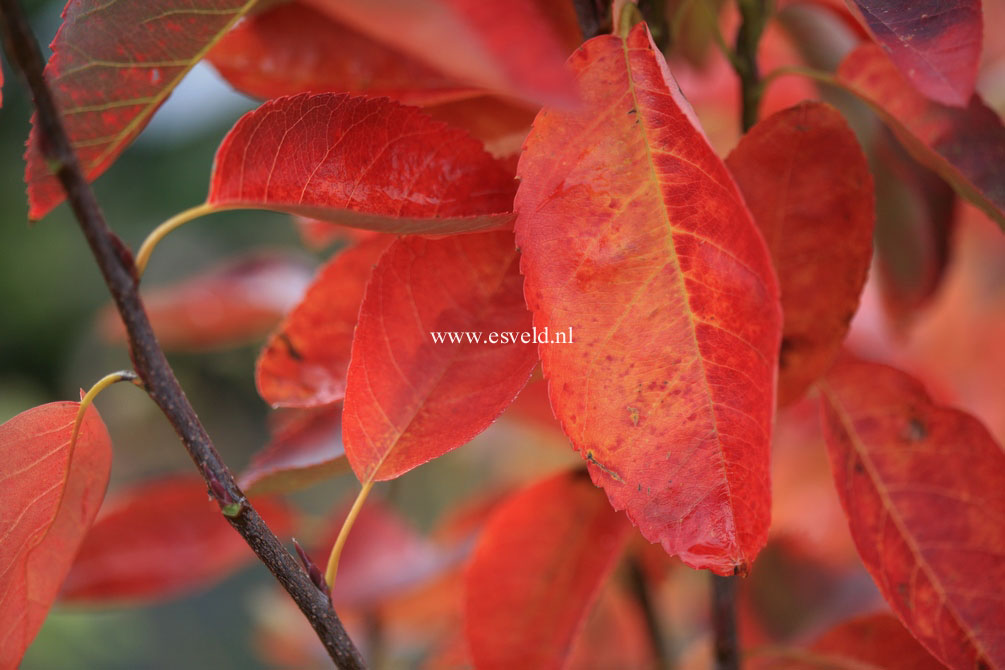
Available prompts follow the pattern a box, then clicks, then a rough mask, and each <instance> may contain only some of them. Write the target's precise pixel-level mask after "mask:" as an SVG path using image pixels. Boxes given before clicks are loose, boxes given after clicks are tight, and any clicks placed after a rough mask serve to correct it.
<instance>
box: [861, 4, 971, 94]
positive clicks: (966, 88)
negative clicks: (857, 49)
mask: <svg viewBox="0 0 1005 670" xmlns="http://www.w3.org/2000/svg"><path fill="white" fill-rule="evenodd" d="M848 5H849V6H851V7H854V8H855V9H857V10H858V12H859V14H860V16H861V17H862V18H863V20H864V23H865V25H866V26H867V27H868V28H869V31H870V32H871V33H872V34H873V36H874V37H875V38H876V41H877V42H879V44H880V45H881V46H882V47H883V49H884V50H885V51H886V52H887V53H888V54H890V59H891V60H892V61H893V62H894V63H895V64H896V66H897V67H898V68H899V69H900V71H901V72H903V73H904V75H905V76H906V77H907V78H908V79H909V80H910V82H911V83H912V84H913V85H914V87H915V88H916V89H918V90H919V91H921V92H922V93H923V94H924V95H925V96H926V97H928V98H931V99H932V100H935V101H937V102H940V103H942V104H944V105H955V106H957V107H966V106H967V103H969V102H970V96H971V95H973V93H974V85H975V84H976V82H977V65H978V63H979V62H980V59H981V38H982V36H983V35H982V33H983V28H984V26H983V21H982V17H981V0H954V2H944V0H922V1H921V2H919V1H918V0H910V1H908V0H895V1H894V2H890V1H889V0H849V2H848Z"/></svg>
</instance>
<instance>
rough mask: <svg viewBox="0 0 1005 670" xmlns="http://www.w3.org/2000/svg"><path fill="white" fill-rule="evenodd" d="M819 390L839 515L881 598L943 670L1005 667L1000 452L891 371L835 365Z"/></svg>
mask: <svg viewBox="0 0 1005 670" xmlns="http://www.w3.org/2000/svg"><path fill="white" fill-rule="evenodd" d="M821 391H822V403H823V412H824V420H825V435H826V438H827V443H828V447H829V450H830V455H831V465H832V467H833V470H834V477H835V480H836V482H837V487H838V493H839V494H840V496H841V504H842V506H843V507H844V509H845V513H846V514H847V516H848V523H849V525H850V527H851V533H852V537H853V538H854V539H855V545H856V547H857V548H858V552H859V555H860V556H861V557H862V560H863V562H864V563H865V565H866V567H867V568H868V569H869V572H870V573H871V574H872V577H873V580H874V581H875V582H876V584H877V585H878V586H879V589H880V591H881V592H882V593H883V597H884V598H886V600H887V602H889V603H890V606H891V607H892V608H893V610H894V611H895V612H896V613H897V616H899V617H900V619H901V621H903V622H904V625H905V626H907V628H908V629H909V630H910V631H911V632H912V633H913V634H914V636H915V637H917V638H918V639H919V640H920V641H921V643H922V644H924V645H925V647H926V648H927V649H928V650H929V651H930V652H932V653H933V654H934V655H935V656H936V657H937V658H939V660H941V661H942V662H944V663H946V664H947V665H949V666H950V667H953V668H961V669H962V668H974V667H985V666H988V667H996V666H1000V665H1003V664H1005V614H1003V610H1002V608H1001V598H1000V596H999V595H996V594H1000V593H1001V585H1002V584H1003V583H1005V561H1003V560H1002V556H1003V555H1005V525H1003V524H1002V519H1005V452H1003V451H1002V448H1001V446H1000V445H998V444H996V443H995V441H994V439H993V438H992V437H991V435H990V434H989V433H988V432H987V430H986V429H985V428H984V427H983V426H982V425H981V424H980V423H979V422H978V421H977V420H975V419H974V418H973V417H971V416H970V415H968V414H965V413H963V412H960V411H958V410H953V409H948V408H944V407H938V406H935V405H933V404H932V403H931V401H930V400H929V398H928V395H927V394H926V393H925V391H924V389H923V388H922V387H921V385H920V384H919V383H918V382H917V381H915V380H914V379H912V378H911V377H909V376H907V375H905V374H904V373H902V372H899V371H897V370H895V369H893V368H889V367H886V366H883V365H876V364H872V363H864V362H858V361H853V360H843V361H841V362H840V363H839V364H838V365H836V366H835V367H834V369H833V370H832V371H831V372H830V373H828V375H827V376H826V378H825V382H823V383H822V385H821ZM982 663H983V664H984V666H982V665H981V664H982Z"/></svg>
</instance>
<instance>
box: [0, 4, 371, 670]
mask: <svg viewBox="0 0 1005 670" xmlns="http://www.w3.org/2000/svg"><path fill="white" fill-rule="evenodd" d="M0 24H2V29H3V37H4V42H5V44H6V47H7V53H8V59H9V61H10V63H11V65H13V66H15V67H16V68H17V69H18V70H20V71H21V73H22V74H23V75H24V77H25V79H26V81H27V82H28V86H29V88H30V89H31V93H32V96H33V98H34V101H35V109H36V112H37V123H38V126H39V129H40V131H41V137H42V140H43V141H42V146H43V147H44V148H45V151H46V154H47V155H46V158H47V159H48V160H49V162H50V165H51V166H52V169H53V171H54V172H55V174H56V176H57V177H58V178H59V181H60V183H61V184H62V185H63V189H64V190H65V191H66V196H67V200H68V201H69V203H70V206H71V208H72V209H73V212H74V214H75V215H76V218H77V222H78V223H79V224H80V228H81V230H82V231H83V233H84V237H85V238H87V243H88V245H89V246H90V247H91V251H92V253H93V254H94V258H95V260H96V261H97V264H98V267H99V268H100V269H101V274H102V275H103V276H104V279H105V283H106V284H107V286H108V290H109V292H110V293H111V295H112V298H113V299H114V301H115V305H116V307H117V308H118V311H119V314H120V316H121V317H122V321H123V323H124V324H125V327H126V332H127V333H128V334H129V347H130V355H131V357H132V361H133V367H134V369H135V371H136V373H137V374H138V375H139V376H140V379H142V381H143V383H144V384H145V386H146V389H147V392H148V393H149V394H150V397H151V398H152V399H153V401H154V402H155V403H156V404H157V405H158V406H159V407H160V408H161V411H162V412H163V413H164V415H165V416H166V417H167V419H168V421H170V422H171V425H172V426H173V427H174V429H175V431H176V432H177V433H178V436H179V437H180V438H181V441H182V443H183V444H184V445H185V448H186V449H187V450H188V453H189V455H190V456H191V457H192V460H193V461H195V463H196V465H197V467H198V470H199V471H200V473H202V475H203V477H204V479H205V480H206V483H207V486H208V487H209V489H210V490H211V491H212V492H213V494H214V496H215V497H216V498H217V502H218V504H219V505H220V507H221V510H223V509H224V508H225V507H226V508H227V509H228V511H229V512H230V513H228V514H225V516H226V518H227V521H228V522H229V523H230V525H232V526H233V527H234V528H235V529H236V530H237V532H239V533H240V534H241V536H242V537H244V539H245V541H247V543H248V545H249V546H250V547H251V548H252V550H254V552H255V553H256V554H257V555H258V557H259V558H260V559H261V561H262V562H263V563H265V565H266V566H267V567H268V568H269V570H270V571H271V572H272V574H273V575H275V577H276V579H277V580H278V581H279V583H280V584H282V586H283V588H285V589H286V591H287V592H288V593H289V594H290V596H291V597H292V598H293V600H294V601H295V602H296V603H297V605H298V606H299V607H300V610H301V611H302V612H303V613H304V615H305V616H306V617H307V619H308V621H310V623H311V625H312V626H313V627H314V630H315V631H316V632H317V634H318V637H319V638H320V639H321V642H322V643H323V644H324V646H325V648H326V649H327V651H328V654H329V655H330V656H331V658H332V660H333V661H334V662H335V664H336V666H337V667H339V668H344V669H346V670H355V669H357V668H363V667H364V663H363V659H362V658H361V656H360V655H359V652H358V651H357V650H356V648H355V646H354V645H353V643H352V641H351V640H350V639H349V636H348V635H347V634H346V632H345V629H344V628H343V627H342V622H341V621H339V618H338V616H337V615H336V614H335V611H334V610H333V609H332V606H331V602H330V600H329V599H328V596H327V595H326V594H325V593H323V592H322V591H321V590H319V589H318V587H317V586H315V585H314V583H313V582H311V579H310V577H309V576H308V575H307V573H306V572H304V571H303V570H302V569H301V568H300V566H299V565H298V564H297V562H296V559H294V558H293V556H291V555H290V554H289V552H288V551H286V549H285V548H284V547H283V545H282V543H281V542H280V541H279V540H278V539H277V538H276V536H275V535H274V534H273V533H272V531H271V530H269V527H268V526H266V525H265V522H264V521H262V518H261V517H260V516H259V515H258V513H257V512H256V511H255V509H254V508H253V507H252V506H251V504H250V503H249V502H248V501H247V499H246V498H245V497H244V494H243V493H242V492H241V489H240V488H239V487H238V486H237V483H236V482H235V481H234V476H233V475H232V474H231V472H230V470H229V469H228V468H227V466H226V465H225V464H224V463H223V461H222V460H221V458H220V455H219V454H218V453H217V452H216V449H215V447H214V446H213V443H212V442H211V441H210V439H209V436H208V435H207V434H206V430H205V428H203V426H202V424H201V423H200V422H199V419H198V417H197V416H196V413H195V410H194V409H192V405H191V404H190V403H189V401H188V399H187V398H186V397H185V393H184V392H183V391H182V389H181V386H180V385H179V384H178V380H177V379H176V378H175V376H174V372H173V371H172V369H171V366H170V365H169V364H168V362H167V358H166V357H165V356H164V352H163V351H162V350H161V348H160V345H159V344H158V343H157V339H156V338H155V336H154V332H153V329H152V328H151V326H150V321H149V319H148V318H147V315H146V311H145V310H144V307H143V303H142V301H141V300H140V296H139V290H138V280H137V273H136V266H135V264H134V262H133V257H132V253H131V252H130V251H129V249H128V248H127V247H126V246H125V245H124V244H123V243H122V241H121V240H119V238H118V237H117V236H116V235H115V234H114V233H113V232H112V231H111V229H109V228H108V225H107V224H106V223H105V219H104V216H103V214H102V213H101V209H100V208H99V207H98V203H97V200H96V199H95V197H94V193H93V192H92V191H91V188H90V186H89V185H88V183H87V180H86V179H84V176H83V173H82V171H81V169H80V164H79V163H78V161H77V157H76V155H75V154H74V152H73V148H72V147H71V144H70V140H69V138H68V137H67V134H66V130H65V129H64V128H63V122H62V118H61V117H60V114H59V112H58V111H57V108H56V105H55V102H54V100H53V97H52V92H51V91H50V90H49V87H48V84H47V83H46V80H45V76H44V74H43V63H42V56H41V54H40V52H39V49H38V43H37V41H36V40H35V36H34V34H33V33H32V31H31V28H30V27H29V25H28V22H27V19H26V18H25V15H24V12H23V10H22V9H21V6H20V4H19V3H18V2H17V0H0ZM235 501H236V502H237V505H238V506H237V508H236V509H235V508H234V502H235Z"/></svg>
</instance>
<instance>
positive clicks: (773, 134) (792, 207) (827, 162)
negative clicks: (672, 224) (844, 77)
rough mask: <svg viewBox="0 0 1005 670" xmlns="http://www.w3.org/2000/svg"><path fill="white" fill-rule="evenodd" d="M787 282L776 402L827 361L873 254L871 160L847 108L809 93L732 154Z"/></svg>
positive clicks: (793, 395)
mask: <svg viewBox="0 0 1005 670" xmlns="http://www.w3.org/2000/svg"><path fill="white" fill-rule="evenodd" d="M726 165H727V166H728V167H729V170H730V172H732V174H733V177H734V178H735V179H736V182H737V184H738V185H739V187H740V190H741V191H742V192H743V197H744V200H746V203H747V206H748V207H749V208H750V211H751V213H752V214H753V215H754V221H756V222H757V225H758V227H759V228H760V229H761V233H762V234H763V235H764V239H765V241H766V242H767V243H768V249H769V250H770V251H771V257H772V259H773V260H774V265H775V269H776V270H777V272H778V281H779V284H780V285H781V291H782V312H783V314H784V325H783V327H782V348H781V353H780V355H779V362H778V364H779V369H780V374H779V379H778V402H779V404H781V405H787V404H790V403H792V402H794V401H796V400H798V399H799V398H800V397H801V396H802V395H803V394H804V393H805V392H806V390H807V389H808V388H809V386H810V384H812V383H813V382H814V381H816V379H817V378H818V377H820V375H822V374H823V373H824V372H826V370H827V368H829V367H830V364H831V362H832V361H833V360H834V356H835V355H836V354H837V352H838V349H839V348H840V347H841V342H842V341H843V340H844V337H845V335H846V334H847V332H848V325H849V324H850V323H851V318H852V316H854V314H855V309H856V308H857V307H858V299H859V294H860V293H861V292H862V287H863V286H864V285H865V278H866V275H867V274H868V271H869V263H870V261H871V260H872V227H873V219H874V218H875V212H874V209H873V207H874V198H873V187H872V177H871V176H870V175H869V165H868V164H867V163H866V159H865V156H864V155H863V154H862V150H861V149H860V148H859V146H858V141H857V140H856V139H855V134H854V133H853V132H852V131H851V129H850V128H849V127H848V124H847V123H845V121H844V118H843V117H842V116H841V114H840V113H839V112H838V111H837V110H836V109H834V108H833V107H831V106H829V105H826V104H824V103H818V102H804V103H801V104H799V105H797V106H796V107H791V108H789V109H787V110H784V111H781V112H777V113H776V114H773V115H771V116H770V117H768V118H766V119H764V120H763V121H761V122H760V123H758V124H757V125H756V126H754V127H753V128H752V129H751V130H750V132H749V133H747V134H746V135H745V136H744V137H743V139H742V140H740V144H739V145H738V146H737V147H736V149H734V150H733V152H732V153H731V154H730V155H729V157H728V158H727V159H726Z"/></svg>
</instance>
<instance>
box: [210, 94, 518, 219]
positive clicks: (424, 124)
mask: <svg viewBox="0 0 1005 670" xmlns="http://www.w3.org/2000/svg"><path fill="white" fill-rule="evenodd" d="M444 147H449V149H450V150H449V151H445V150H444ZM512 177H513V176H512V174H511V173H510V171H509V170H507V169H506V167H505V166H504V165H503V164H502V163H500V162H498V161H496V160H495V159H493V158H492V157H491V156H489V155H488V154H486V153H485V151H484V150H483V148H482V146H481V143H479V142H478V141H477V140H475V139H473V138H471V137H470V136H468V135H467V134H465V133H464V132H463V131H461V130H457V129H453V128H449V127H447V126H446V125H445V124H443V123H441V122H438V121H434V120H433V119H431V118H430V117H429V116H427V115H426V114H424V113H423V112H422V111H421V110H419V109H417V108H415V107H406V106H403V105H400V104H398V103H396V102H392V101H390V100H387V99H385V98H377V99H371V98H365V97H355V96H350V95H347V94H335V93H319V94H316V95H314V94H306V93H305V94H301V95H295V96H292V97H286V98H276V99H274V100H270V101H268V102H266V103H265V104H264V105H262V106H261V107H259V108H258V109H256V110H254V111H251V112H249V113H247V114H245V115H244V116H243V117H241V119H240V120H239V121H238V122H237V123H236V124H235V125H234V127H233V128H232V129H231V130H230V132H229V133H227V136H226V137H225V138H224V140H223V142H222V143H221V145H220V148H219V150H218V151H217V154H216V159H215V162H214V165H213V176H212V180H211V182H210V188H209V195H208V197H207V204H208V205H209V206H211V207H212V208H214V209H269V210H275V211H281V212H287V213H290V214H297V215H301V216H306V217H309V218H315V219H324V220H326V221H331V222H333V223H340V224H343V225H347V226H354V227H357V228H365V229H369V230H377V231H380V232H387V233H399V234H404V233H429V234H434V233H435V234H446V233H455V232H466V231H472V230H480V229H486V228H498V227H501V226H505V225H506V224H507V223H508V222H509V221H511V220H512V218H513V217H512V214H511V213H510V211H511V208H512V202H513V191H514V184H513V178H512Z"/></svg>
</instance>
